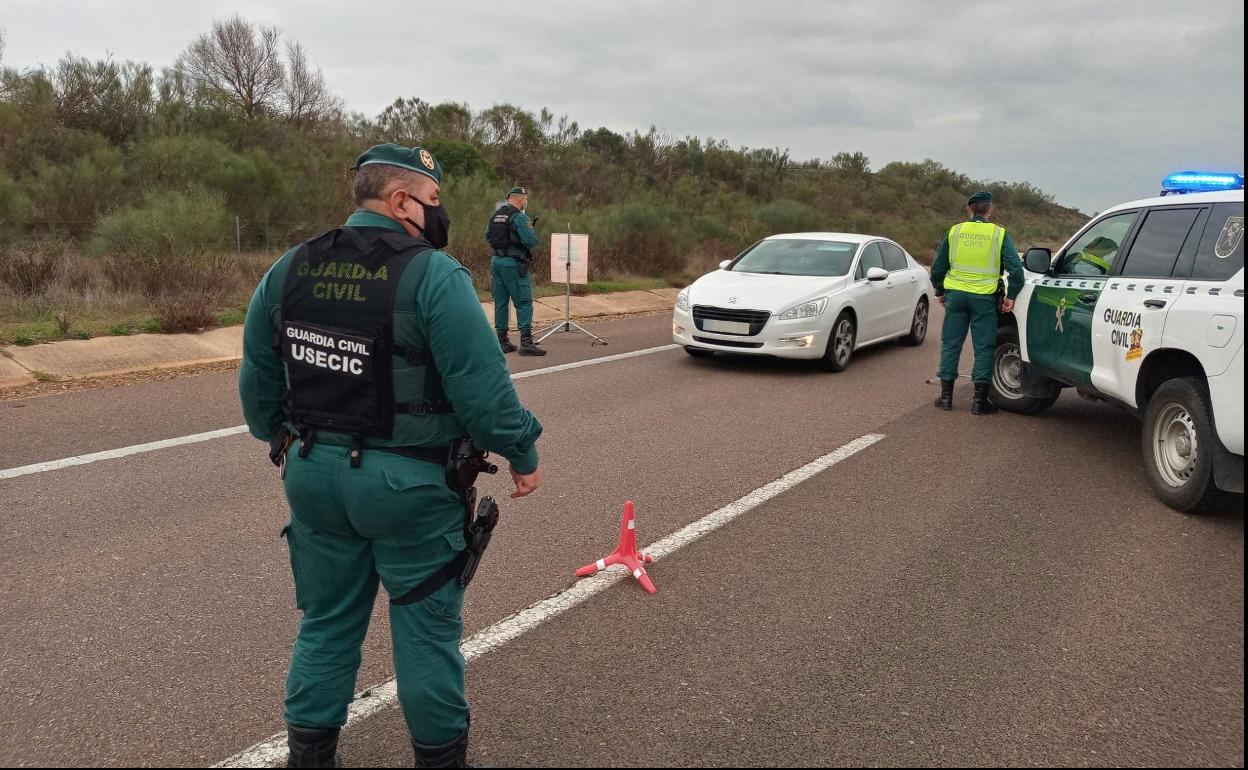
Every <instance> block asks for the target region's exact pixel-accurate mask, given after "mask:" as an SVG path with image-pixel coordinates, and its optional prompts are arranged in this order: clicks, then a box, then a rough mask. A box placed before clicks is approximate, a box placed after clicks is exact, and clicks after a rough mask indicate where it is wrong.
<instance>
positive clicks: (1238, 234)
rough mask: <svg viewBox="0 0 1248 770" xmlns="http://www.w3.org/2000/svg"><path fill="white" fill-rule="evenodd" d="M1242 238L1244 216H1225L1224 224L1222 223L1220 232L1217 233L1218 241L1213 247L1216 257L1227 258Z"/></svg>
mask: <svg viewBox="0 0 1248 770" xmlns="http://www.w3.org/2000/svg"><path fill="white" fill-rule="evenodd" d="M1243 239H1244V218H1243V217H1227V219H1226V224H1224V225H1222V232H1221V233H1219V234H1218V243H1217V245H1216V246H1214V247H1213V253H1214V254H1216V255H1217V257H1218V259H1229V258H1230V256H1231V255H1232V254H1234V253H1235V249H1237V248H1239V242H1240V241H1242V240H1243Z"/></svg>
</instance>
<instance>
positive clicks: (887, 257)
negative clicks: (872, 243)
mask: <svg viewBox="0 0 1248 770" xmlns="http://www.w3.org/2000/svg"><path fill="white" fill-rule="evenodd" d="M880 248H881V249H883V251H884V269H885V270H887V271H889V272H890V273H891V272H893V271H894V270H905V269H906V268H908V267H910V265H909V264H908V263H907V262H906V252H904V251H902V250H901V247H899V246H896V245H894V244H891V243H881V244H880Z"/></svg>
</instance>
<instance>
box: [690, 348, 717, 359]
mask: <svg viewBox="0 0 1248 770" xmlns="http://www.w3.org/2000/svg"><path fill="white" fill-rule="evenodd" d="M685 352H686V353H688V354H689V355H690V356H692V357H694V358H710V357H711V356H713V355H715V352H714V351H711V350H704V349H702V348H685Z"/></svg>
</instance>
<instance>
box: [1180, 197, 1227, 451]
mask: <svg viewBox="0 0 1248 770" xmlns="http://www.w3.org/2000/svg"><path fill="white" fill-rule="evenodd" d="M1199 232H1200V222H1199V221H1197V223H1196V227H1195V228H1193V230H1192V235H1191V236H1189V240H1196V238H1197V235H1198V234H1199ZM1189 251H1190V249H1188V248H1187V247H1184V249H1183V254H1184V259H1181V260H1179V267H1178V268H1177V272H1178V274H1180V275H1182V276H1183V277H1185V278H1187V283H1186V285H1185V287H1184V290H1183V294H1182V295H1181V296H1179V297H1176V298H1175V300H1174V302H1173V303H1172V304H1171V306H1170V309H1169V310H1168V312H1167V319H1166V331H1165V339H1164V340H1163V344H1164V345H1165V346H1166V347H1167V348H1176V349H1178V350H1186V351H1188V352H1190V353H1192V354H1193V355H1195V356H1196V357H1197V358H1198V359H1199V360H1200V364H1201V366H1202V367H1203V368H1204V370H1205V374H1206V375H1207V376H1208V377H1209V389H1210V392H1211V394H1212V396H1213V403H1214V409H1215V412H1217V413H1216V414H1215V420H1216V421H1217V424H1218V433H1219V435H1221V436H1223V441H1227V434H1226V430H1227V429H1229V428H1230V425H1228V424H1227V423H1232V422H1235V420H1234V417H1235V413H1234V411H1231V412H1221V411H1220V409H1221V408H1222V405H1223V404H1228V405H1229V404H1236V405H1238V425H1239V428H1238V433H1239V435H1240V437H1241V438H1240V442H1241V443H1239V448H1238V450H1237V451H1238V452H1242V451H1243V444H1242V436H1243V428H1244V419H1243V400H1244V391H1243V376H1244V372H1243V368H1242V364H1241V365H1240V370H1239V372H1238V373H1237V375H1236V373H1235V372H1233V371H1232V365H1233V363H1234V361H1235V358H1236V356H1237V354H1239V352H1240V349H1241V348H1242V347H1243V344H1244V203H1243V201H1237V202H1230V201H1228V202H1221V203H1215V204H1213V209H1212V211H1211V212H1210V214H1209V216H1208V219H1207V220H1206V221H1205V225H1204V234H1203V235H1201V236H1200V243H1199V244H1198V245H1197V247H1196V254H1195V257H1194V259H1192V260H1190V261H1189V260H1187V258H1186V257H1187V254H1188V253H1189ZM1227 447H1228V448H1232V443H1231V442H1229V441H1227ZM1232 451H1236V450H1234V449H1233V448H1232Z"/></svg>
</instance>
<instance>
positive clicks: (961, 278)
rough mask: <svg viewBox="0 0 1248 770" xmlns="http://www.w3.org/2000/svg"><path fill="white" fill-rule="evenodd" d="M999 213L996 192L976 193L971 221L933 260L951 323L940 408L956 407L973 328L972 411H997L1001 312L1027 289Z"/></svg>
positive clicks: (946, 331)
mask: <svg viewBox="0 0 1248 770" xmlns="http://www.w3.org/2000/svg"><path fill="white" fill-rule="evenodd" d="M993 212H994V207H993V204H992V193H988V192H977V193H975V194H974V195H972V196H971V197H970V199H969V200H967V202H966V214H967V218H968V220H969V221H967V222H962V223H961V224H957V225H954V226H953V227H952V228H950V229H949V232H947V233H946V234H945V237H944V238H943V239H942V240H941V242H940V247H939V248H938V249H937V251H936V259H935V261H934V262H933V263H932V285H933V286H935V288H936V296H938V297H940V301H941V303H942V304H943V305H945V324H944V328H943V329H942V331H941V334H940V372H939V376H940V398H938V399H936V407H937V408H938V409H944V410H946V411H949V410H952V409H953V385H954V383H955V382H956V381H957V379H958V359H959V358H961V356H962V345H963V344H964V343H965V342H966V334H967V331H968V330H969V331H970V334H971V344H972V345H973V347H974V349H975V368H974V369H973V370H972V373H971V381H972V382H973V383H974V388H975V395H974V400H973V401H972V402H971V413H972V414H992V413H993V412H995V411H997V408H996V406H994V405H993V404H992V402H991V401H989V399H988V392H989V387H990V386H991V384H992V362H993V355H994V354H995V353H996V347H997V311H998V309H1000V311H1001V312H1005V313H1009V312H1010V311H1012V310H1013V309H1014V298H1015V297H1017V296H1018V293H1019V292H1021V291H1022V290H1023V280H1024V277H1023V265H1022V262H1020V261H1019V259H1018V250H1017V249H1016V248H1015V247H1014V239H1013V238H1011V237H1010V235H1009V233H1007V232H1006V231H1005V228H1004V227H1001V226H1000V225H995V224H992V223H990V222H989V221H988V220H989V219H991V218H992V215H993ZM1002 266H1004V269H1005V272H1007V273H1009V288H1008V289H1007V290H1006V298H1005V299H1004V301H1000V302H999V301H998V297H997V293H998V290H999V289H1000V284H1001V272H1002Z"/></svg>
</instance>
